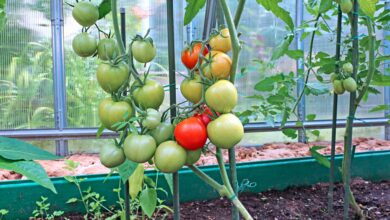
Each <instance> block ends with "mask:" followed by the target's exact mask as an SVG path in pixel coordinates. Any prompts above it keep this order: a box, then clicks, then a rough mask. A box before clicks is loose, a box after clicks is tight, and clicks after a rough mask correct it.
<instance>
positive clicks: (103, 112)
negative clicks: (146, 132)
mask: <svg viewBox="0 0 390 220" xmlns="http://www.w3.org/2000/svg"><path fill="white" fill-rule="evenodd" d="M132 115H133V108H132V107H131V105H130V104H129V103H127V102H124V101H120V102H114V101H113V100H112V99H111V98H105V99H103V101H101V102H100V104H99V119H100V121H101V122H102V124H103V125H104V127H105V128H107V129H110V130H112V131H116V130H117V129H116V128H114V127H113V125H114V124H115V123H117V122H121V121H127V120H129V119H130V118H131V116H132Z"/></svg>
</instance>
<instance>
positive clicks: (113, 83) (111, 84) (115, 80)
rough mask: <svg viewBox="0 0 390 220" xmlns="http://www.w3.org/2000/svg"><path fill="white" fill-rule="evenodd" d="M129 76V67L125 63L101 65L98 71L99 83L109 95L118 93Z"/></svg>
mask: <svg viewBox="0 0 390 220" xmlns="http://www.w3.org/2000/svg"><path fill="white" fill-rule="evenodd" d="M129 76H130V73H129V67H128V66H127V65H126V64H125V63H120V64H118V65H112V64H110V63H100V64H99V66H98V68H97V71H96V77H97V80H98V83H99V85H100V87H102V89H103V90H104V91H106V92H107V93H112V92H117V91H118V89H119V88H120V87H121V86H122V85H123V84H124V83H125V82H126V80H127V79H128V78H129Z"/></svg>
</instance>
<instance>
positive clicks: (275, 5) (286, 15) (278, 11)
mask: <svg viewBox="0 0 390 220" xmlns="http://www.w3.org/2000/svg"><path fill="white" fill-rule="evenodd" d="M256 1H257V3H259V4H261V5H262V6H263V7H264V8H265V10H267V11H271V12H272V13H273V14H274V15H275V16H276V17H278V18H280V19H281V20H282V21H284V22H285V23H286V24H287V26H288V27H289V29H290V31H293V30H294V22H293V19H292V18H291V16H290V12H288V11H286V10H284V9H283V8H281V7H280V6H279V3H280V2H281V1H282V0H273V1H270V0H256Z"/></svg>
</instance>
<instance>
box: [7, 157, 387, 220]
mask: <svg viewBox="0 0 390 220" xmlns="http://www.w3.org/2000/svg"><path fill="white" fill-rule="evenodd" d="M340 162H341V157H340V156H338V157H337V158H336V165H337V166H340ZM202 170H203V171H204V172H206V173H207V174H209V175H210V176H212V177H213V178H216V179H218V180H220V179H219V171H218V168H217V167H216V166H206V167H202ZM237 172H238V182H239V183H242V182H243V180H248V181H249V182H254V183H256V185H255V186H254V187H251V188H246V189H245V191H249V192H261V191H265V190H268V189H279V190H282V189H285V188H287V187H289V186H303V185H312V184H315V183H318V182H326V181H327V180H328V169H326V168H325V167H322V166H321V165H319V164H318V163H317V162H316V161H315V160H314V159H313V158H310V157H308V158H294V159H281V160H272V161H261V162H251V163H241V164H238V165H237ZM147 174H148V176H149V177H151V178H156V172H155V171H147ZM352 175H353V176H359V177H362V178H364V179H367V180H372V181H380V180H386V179H390V151H379V152H378V151H377V152H365V153H356V154H355V157H354V159H353V161H352ZM80 177H81V178H86V180H85V181H84V182H83V183H82V187H83V188H84V189H87V188H88V187H91V188H92V190H93V191H95V192H97V193H99V194H101V195H102V196H104V197H105V199H106V200H107V202H106V203H105V205H107V206H111V205H115V203H116V201H117V194H116V193H114V192H113V191H112V189H113V188H117V187H118V184H119V177H118V175H112V176H111V177H108V178H106V176H105V175H89V176H80ZM52 180H53V182H54V184H55V186H56V189H57V191H58V194H57V195H56V194H54V193H52V192H51V191H49V190H47V189H45V188H43V187H41V186H39V185H37V184H35V183H34V182H31V181H29V180H17V181H4V182H0V195H1V199H0V209H7V210H8V211H9V214H8V215H6V216H5V218H3V219H27V218H28V217H29V216H31V213H32V211H33V210H34V209H35V207H36V204H35V202H36V201H37V200H40V197H41V196H45V197H48V202H49V203H50V204H51V210H52V211H55V210H61V211H65V212H83V211H84V209H83V205H82V204H80V203H78V204H66V201H67V200H68V199H69V198H72V197H77V198H78V195H79V194H78V191H77V188H76V187H75V186H74V185H73V184H71V183H69V182H67V181H66V180H65V179H64V178H53V179H52ZM104 180H105V182H103V181H104ZM339 180H340V175H337V181H339ZM158 184H159V186H161V187H163V188H165V189H167V191H169V190H168V186H167V183H166V182H165V179H164V177H163V176H162V175H161V174H160V176H159V178H158ZM217 197H218V194H217V193H216V191H214V190H213V189H212V188H211V187H209V186H207V185H206V184H205V183H204V182H202V181H201V180H200V179H199V178H198V177H196V176H195V174H193V173H192V172H191V171H190V170H189V169H187V168H184V169H182V170H181V171H180V199H181V201H182V202H188V201H195V200H207V199H213V198H217ZM170 199H171V195H170V196H169V198H167V201H168V202H169V201H170Z"/></svg>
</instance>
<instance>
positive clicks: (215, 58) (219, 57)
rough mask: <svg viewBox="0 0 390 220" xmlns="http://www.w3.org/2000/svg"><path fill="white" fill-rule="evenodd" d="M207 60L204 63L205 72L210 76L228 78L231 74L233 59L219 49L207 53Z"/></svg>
mask: <svg viewBox="0 0 390 220" xmlns="http://www.w3.org/2000/svg"><path fill="white" fill-rule="evenodd" d="M205 58H206V62H204V63H203V64H202V70H203V74H204V75H205V76H206V77H207V78H209V79H212V78H215V79H226V78H228V76H229V74H230V69H231V66H232V60H231V59H230V57H229V56H228V55H226V54H225V53H222V52H219V51H211V52H210V53H208V54H206V55H205Z"/></svg>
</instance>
